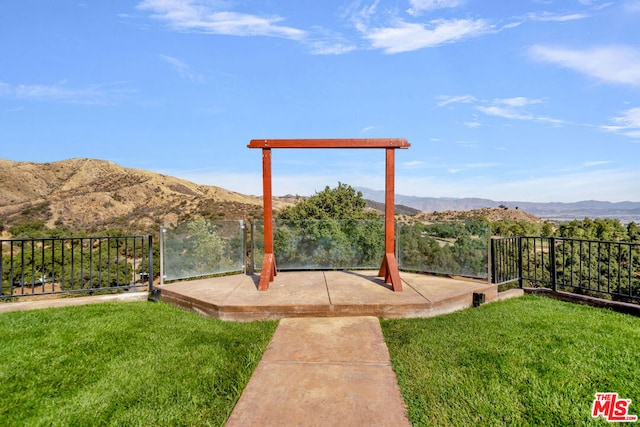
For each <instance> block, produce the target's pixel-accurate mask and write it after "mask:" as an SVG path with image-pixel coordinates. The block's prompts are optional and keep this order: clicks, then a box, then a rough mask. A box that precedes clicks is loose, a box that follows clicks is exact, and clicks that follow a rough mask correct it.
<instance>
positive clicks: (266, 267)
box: [258, 148, 278, 291]
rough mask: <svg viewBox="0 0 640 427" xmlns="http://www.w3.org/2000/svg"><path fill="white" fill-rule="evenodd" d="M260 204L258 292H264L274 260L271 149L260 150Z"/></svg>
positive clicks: (271, 278)
mask: <svg viewBox="0 0 640 427" xmlns="http://www.w3.org/2000/svg"><path fill="white" fill-rule="evenodd" d="M262 198H263V200H262V204H263V206H264V260H263V262H262V274H261V275H260V284H259V285H258V290H260V291H266V290H267V289H269V283H270V282H273V278H274V276H276V275H277V274H278V272H277V270H276V258H275V255H274V254H273V194H272V189H271V149H270V148H263V149H262Z"/></svg>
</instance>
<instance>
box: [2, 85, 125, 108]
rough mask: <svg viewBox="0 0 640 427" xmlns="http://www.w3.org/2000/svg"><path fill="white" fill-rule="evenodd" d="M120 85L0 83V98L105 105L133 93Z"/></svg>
mask: <svg viewBox="0 0 640 427" xmlns="http://www.w3.org/2000/svg"><path fill="white" fill-rule="evenodd" d="M121 86H122V83H111V84H95V85H90V86H87V87H83V88H72V87H69V86H67V85H66V82H60V83H56V84H52V85H40V84H19V85H10V84H8V83H4V82H0V97H3V98H14V99H22V100H30V101H53V102H62V103H68V104H85V105H105V104H113V103H114V102H116V101H117V100H119V99H121V98H122V97H123V96H126V95H128V94H130V93H132V92H133V91H131V90H127V89H122V88H121Z"/></svg>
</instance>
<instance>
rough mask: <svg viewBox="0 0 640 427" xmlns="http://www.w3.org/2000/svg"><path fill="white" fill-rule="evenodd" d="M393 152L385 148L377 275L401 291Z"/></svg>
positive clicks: (391, 149)
mask: <svg viewBox="0 0 640 427" xmlns="http://www.w3.org/2000/svg"><path fill="white" fill-rule="evenodd" d="M394 154H395V152H394V149H393V148H387V149H386V173H385V203H384V258H383V260H382V265H381V266H380V271H379V272H378V276H380V277H384V281H385V283H391V288H392V289H393V290H394V291H395V292H402V281H401V279H400V272H399V270H398V262H397V260H396V255H395V228H394V227H395V221H394V218H395V217H394V214H395V200H394V194H395V179H394V175H395V174H394V169H395V156H394Z"/></svg>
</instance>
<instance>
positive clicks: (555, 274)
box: [549, 237, 558, 292]
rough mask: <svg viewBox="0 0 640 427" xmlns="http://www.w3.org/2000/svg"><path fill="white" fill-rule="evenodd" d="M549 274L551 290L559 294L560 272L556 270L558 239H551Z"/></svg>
mask: <svg viewBox="0 0 640 427" xmlns="http://www.w3.org/2000/svg"><path fill="white" fill-rule="evenodd" d="M549 255H550V258H551V259H550V260H549V264H551V265H550V266H549V274H551V289H552V290H553V292H558V272H557V269H556V238H555V237H550V238H549Z"/></svg>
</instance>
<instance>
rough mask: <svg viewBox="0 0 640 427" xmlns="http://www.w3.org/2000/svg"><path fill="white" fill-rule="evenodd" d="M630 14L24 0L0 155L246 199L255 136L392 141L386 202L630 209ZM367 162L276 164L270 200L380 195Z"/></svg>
mask: <svg viewBox="0 0 640 427" xmlns="http://www.w3.org/2000/svg"><path fill="white" fill-rule="evenodd" d="M639 23H640V0H619V1H615V0H614V1H606V0H562V1H553V0H518V1H497V0H378V1H376V0H367V1H364V0H363V1H360V0H355V1H351V0H344V1H342V0H323V1H313V2H312V1H301V0H294V1H291V0H279V1H273V0H248V1H246V0H245V1H234V0H229V1H227V0H182V1H180V0H137V1H127V0H118V1H102V0H100V1H98V0H94V1H89V0H73V1H70V0H56V1H42V0H20V1H5V2H2V4H1V5H0V158H4V159H8V160H14V161H35V162H52V161H57V160H63V159H67V158H73V157H89V158H98V159H104V160H110V161H113V162H116V163H118V164H121V165H123V166H126V167H134V168H141V169H147V170H152V171H156V172H161V173H166V174H171V175H174V176H178V177H181V178H186V179H190V180H192V181H194V182H197V183H201V184H209V185H217V186H221V187H224V188H228V189H231V190H235V191H239V192H242V193H245V194H261V191H262V184H261V155H260V152H259V150H251V149H248V148H247V147H246V146H247V144H248V143H249V141H250V140H251V139H269V138H274V139H275V138H383V137H393V138H406V139H408V140H409V142H410V143H411V145H412V146H411V148H409V149H408V150H399V151H398V152H397V153H396V163H397V165H396V166H397V168H396V191H397V192H398V193H402V194H406V195H415V196H432V197H484V198H491V199H494V200H500V201H541V202H554V201H556V202H571V201H578V200H589V199H595V200H610V201H623V200H630V201H640V167H639V166H640V25H638V24H639ZM383 170H384V154H383V152H382V151H379V150H276V151H274V153H273V177H274V188H273V191H274V194H279V195H284V194H287V193H291V194H301V195H310V194H313V193H314V192H315V191H317V190H321V189H323V188H324V186H326V185H330V186H335V185H336V184H337V183H338V181H340V182H344V183H348V184H351V185H353V186H365V187H369V188H373V189H383V187H384V180H383Z"/></svg>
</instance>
